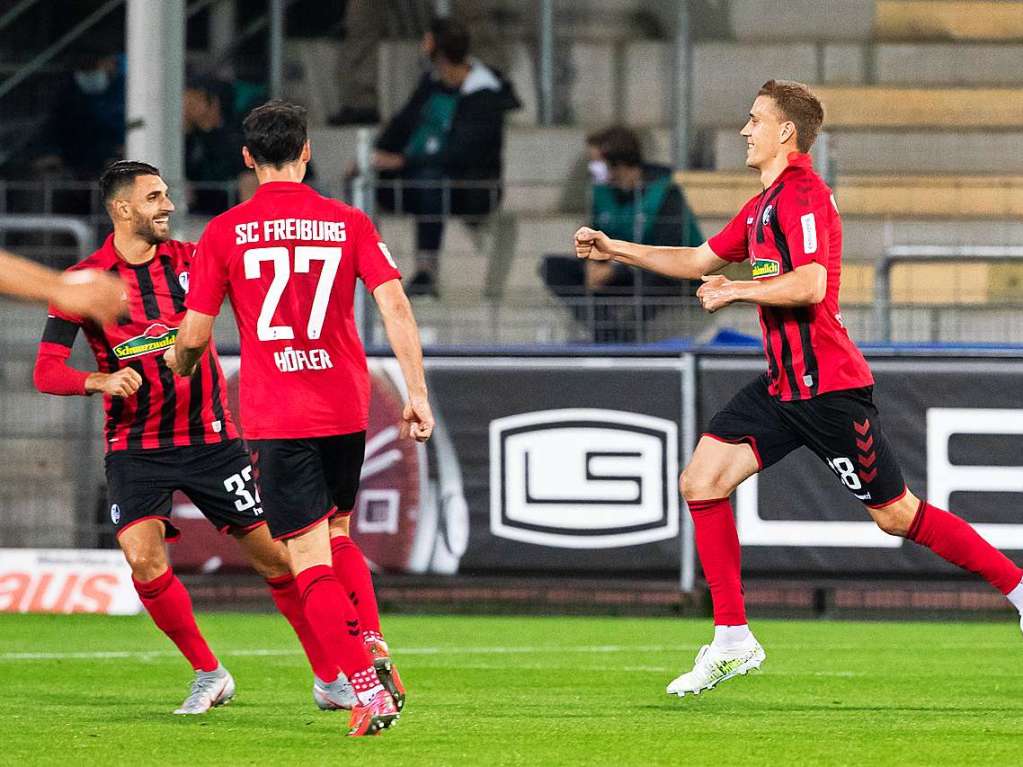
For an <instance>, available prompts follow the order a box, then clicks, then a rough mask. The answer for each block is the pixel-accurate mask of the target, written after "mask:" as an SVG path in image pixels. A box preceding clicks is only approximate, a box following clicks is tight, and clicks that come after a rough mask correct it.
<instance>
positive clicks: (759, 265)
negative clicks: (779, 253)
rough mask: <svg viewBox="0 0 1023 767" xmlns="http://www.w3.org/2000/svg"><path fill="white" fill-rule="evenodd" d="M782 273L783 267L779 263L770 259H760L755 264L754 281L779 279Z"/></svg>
mask: <svg viewBox="0 0 1023 767" xmlns="http://www.w3.org/2000/svg"><path fill="white" fill-rule="evenodd" d="M780 273H781V266H780V265H779V264H778V262H777V261H772V260H771V259H770V258H758V259H757V260H756V261H754V262H753V279H754V280H760V279H763V278H764V277H777V276H778V275H779V274H780Z"/></svg>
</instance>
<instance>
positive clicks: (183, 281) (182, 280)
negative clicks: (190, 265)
mask: <svg viewBox="0 0 1023 767" xmlns="http://www.w3.org/2000/svg"><path fill="white" fill-rule="evenodd" d="M178 284H179V285H181V289H182V290H183V291H185V292H186V293H187V292H188V272H182V273H181V274H179V275H178Z"/></svg>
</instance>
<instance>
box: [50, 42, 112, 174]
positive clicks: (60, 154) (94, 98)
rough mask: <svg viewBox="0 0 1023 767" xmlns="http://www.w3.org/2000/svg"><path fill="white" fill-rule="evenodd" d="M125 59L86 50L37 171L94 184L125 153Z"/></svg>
mask: <svg viewBox="0 0 1023 767" xmlns="http://www.w3.org/2000/svg"><path fill="white" fill-rule="evenodd" d="M124 114H125V57H124V55H123V54H120V53H111V52H109V50H103V49H93V50H86V51H84V52H83V53H82V54H81V56H80V57H79V59H78V62H77V64H76V66H75V69H74V71H73V72H71V74H70V75H69V76H68V78H67V80H66V82H65V83H64V84H63V85H62V86H61V87H60V94H59V96H58V98H57V101H56V107H55V109H54V111H53V114H52V116H51V119H50V122H49V125H48V126H47V130H46V134H47V135H46V138H45V139H44V142H45V144H46V147H45V150H44V153H43V155H42V156H41V157H39V158H38V159H37V160H36V162H35V168H36V171H37V172H48V173H58V174H61V175H65V176H69V177H70V178H75V179H88V180H92V179H94V178H95V177H96V176H98V175H99V173H100V171H101V170H102V169H103V168H104V167H105V166H106V164H107V163H108V162H109V161H110V160H114V159H117V158H119V157H120V156H121V155H122V154H124Z"/></svg>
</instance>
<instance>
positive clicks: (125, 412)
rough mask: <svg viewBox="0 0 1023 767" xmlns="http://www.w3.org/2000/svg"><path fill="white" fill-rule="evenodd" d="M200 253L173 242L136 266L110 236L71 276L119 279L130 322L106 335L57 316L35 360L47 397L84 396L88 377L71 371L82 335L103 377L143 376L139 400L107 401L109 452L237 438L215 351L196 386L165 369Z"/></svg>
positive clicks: (49, 322)
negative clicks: (126, 370)
mask: <svg viewBox="0 0 1023 767" xmlns="http://www.w3.org/2000/svg"><path fill="white" fill-rule="evenodd" d="M194 252H195V245H194V244H192V243H183V242H176V241H174V240H170V241H168V242H165V243H162V244H161V245H159V246H158V247H157V250H156V256H155V257H154V258H153V259H152V260H150V261H148V262H147V263H144V264H137V265H135V264H129V263H128V262H127V261H125V260H124V259H122V258H121V257H120V256H119V255H118V254H117V251H116V250H115V248H114V238H113V235H111V236H110V237H108V238H107V240H106V242H105V243H104V244H103V247H101V248H100V249H99V250H97V251H96V252H95V253H93V254H92V255H91V256H89V257H88V258H87V259H85V260H84V261H82V262H80V263H78V264H76V265H75V266H72V267H71V269H70V270H69V271H72V270H77V269H90V268H91V269H102V270H106V271H108V272H110V273H112V274H114V275H115V276H117V277H119V278H120V279H121V280H122V281H123V282H124V284H125V286H126V290H127V294H128V306H129V311H130V315H129V316H128V317H125V318H123V319H121V320H118V321H117V322H116V323H113V324H110V325H106V326H103V327H100V326H98V325H96V324H95V323H94V322H91V321H88V320H83V319H82V318H79V317H73V316H70V315H67V314H64V313H62V312H60V311H57V310H56V309H54V308H53V307H51V308H50V316H49V318H48V320H47V322H46V330H45V331H44V333H43V339H42V342H41V343H40V344H39V354H38V357H37V359H36V370H35V380H36V386H37V387H38V388H39V389H40V390H41V391H45V392H47V393H51V394H85V379H86V378H87V377H88V375H89V374H88V373H86V372H84V371H76V370H73V369H71V368H69V367H68V365H67V359H68V357H70V355H71V348H72V346H73V345H74V342H75V338H76V336H77V335H78V331H79V330H83V331H84V332H85V337H86V339H87V340H88V342H89V346H90V347H91V348H92V351H93V354H95V355H96V361H97V363H98V364H99V370H100V372H103V373H113V372H115V371H117V370H119V369H120V368H123V367H131V368H134V369H135V370H136V371H137V372H138V373H139V375H140V376H142V386H141V387H140V388H139V390H138V391H137V392H136V393H135V394H134V395H133V396H131V397H126V398H120V397H104V406H105V408H106V426H105V436H106V439H105V442H106V449H107V451H117V450H150V449H154V448H162V447H184V446H188V445H206V444H214V443H218V442H226V441H228V440H232V439H236V438H237V437H238V433H237V431H236V430H235V427H234V423H233V422H232V419H231V414H230V412H229V410H228V406H227V386H226V379H225V377H224V373H223V371H222V370H221V368H220V361H219V359H218V358H217V353H216V349H215V348H214V347H213V344H212V343H211V344H210V349H209V351H208V352H207V353H206V355H205V356H204V358H203V359H202V361H201V362H200V364H199V367H198V369H197V371H196V373H195V375H194V376H192V377H191V378H180V377H177V376H175V375H174V374H173V373H172V372H171V370H170V368H169V367H167V364H166V363H165V362H164V361H163V355H164V352H165V351H166V350H167V349H169V348H170V347H172V346H173V345H174V340H175V339H176V338H177V334H178V325H179V324H180V323H181V319H182V318H183V317H184V315H185V294H186V293H187V291H188V276H189V270H190V268H191V262H192V256H193V254H194Z"/></svg>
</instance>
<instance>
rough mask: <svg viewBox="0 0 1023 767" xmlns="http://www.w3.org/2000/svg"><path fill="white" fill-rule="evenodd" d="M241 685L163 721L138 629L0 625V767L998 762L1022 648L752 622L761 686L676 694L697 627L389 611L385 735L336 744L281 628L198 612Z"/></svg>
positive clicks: (980, 639) (968, 630)
mask: <svg viewBox="0 0 1023 767" xmlns="http://www.w3.org/2000/svg"><path fill="white" fill-rule="evenodd" d="M200 624H201V625H202V627H203V629H204V631H205V632H206V635H207V637H208V639H209V640H210V643H211V644H212V645H213V647H214V649H215V650H216V651H217V653H218V654H219V656H220V658H221V659H222V661H223V662H224V663H225V664H226V665H227V666H228V668H230V669H231V671H232V673H233V674H234V676H235V679H236V680H237V683H238V695H237V698H236V699H235V700H234V702H232V703H231V704H230V705H228V706H226V707H223V708H219V709H216V710H214V711H213V712H211V713H210V714H208V715H206V716H203V717H195V718H185V717H175V716H172V715H171V713H170V712H171V711H172V710H173V709H174V708H175V706H176V705H177V704H178V703H179V702H180V701H181V700H182V699H183V698H184V696H185V694H186V692H187V685H188V681H189V679H190V677H191V670H190V669H189V668H188V667H187V665H186V664H185V662H184V661H183V660H182V659H181V658H180V657H178V656H177V655H176V654H175V652H174V651H173V647H172V646H171V645H170V643H169V642H168V641H167V640H166V639H165V638H164V637H163V636H161V635H160V634H159V633H158V632H157V630H156V629H155V628H154V627H153V626H152V625H151V624H150V623H149V621H148V619H147V618H146V617H145V616H139V617H134V618H105V617H97V616H85V615H75V616H21V615H3V616H0V691H2V695H0V764H4V765H7V764H10V765H36V764H54V765H57V764H59V765H68V764H71V765H83V766H85V765H88V766H90V767H91V766H92V765H115V764H116V765H132V764H135V765H147V766H148V765H161V766H162V765H183V766H187V767H200V766H201V765H225V766H227V765H230V766H233V765H269V766H271V767H284V766H285V765H350V766H351V767H371V766H372V765H387V766H388V767H414V766H416V765H453V766H459V767H461V766H470V765H494V766H496V765H580V766H582V765H585V766H586V767H592V766H593V765H614V766H615V767H627V766H629V765H643V766H644V767H646V766H649V765H734V766H739V765H742V766H745V765H783V766H784V767H794V766H795V765H856V766H857V767H864V766H869V767H874V766H876V765H928V766H929V767H931V766H933V765H940V766H941V767H946V766H947V767H952V766H953V765H955V767H960V766H962V765H981V764H983V765H987V764H991V765H999V766H1002V765H1009V764H1021V763H1023V636H1020V633H1019V628H1018V627H1017V624H1016V622H1015V621H1013V620H1011V619H1010V618H1009V617H1008V616H1006V620H1005V622H1002V623H851V622H799V621H759V622H757V623H756V624H755V628H756V631H757V633H758V636H759V638H760V640H761V642H762V643H763V644H764V646H765V648H766V650H767V662H766V663H765V666H764V671H763V672H762V673H760V674H757V675H752V676H750V677H745V678H740V679H736V680H734V681H731V682H728V683H726V684H724V685H722V686H721V687H719V688H718V689H716V690H712V691H710V692H708V693H704V694H702V695H700V696H698V697H687V698H685V699H683V700H680V699H678V698H673V697H668V696H667V695H666V694H665V692H664V687H665V685H666V683H667V682H668V681H670V680H671V679H672V678H673V677H674V676H676V675H677V674H678V673H680V672H681V671H683V670H687V669H688V667H689V664H690V663H691V661H692V659H693V656H694V654H695V652H696V650H697V649H698V646H699V644H700V643H701V642H703V641H706V638H707V637H708V634H709V631H710V627H709V622H708V621H696V620H669V619H625V618H558V617H550V618H537V617H533V618H522V617H499V618H498V617H486V618H477V617H454V616H436V617H434V616H389V617H388V618H387V619H386V620H385V629H386V631H387V634H388V638H389V639H390V641H391V644H392V650H393V652H394V658H395V660H396V662H397V665H398V667H399V668H400V670H401V672H402V675H403V677H404V679H405V681H406V683H407V685H408V688H409V700H408V705H407V706H406V708H405V713H404V714H403V715H402V718H401V721H400V723H399V724H398V726H397V727H396V728H395V729H393V730H390V731H388V732H385V733H384V734H383V735H382V736H380V737H378V738H364V739H354V738H344V737H342V733H343V731H344V729H345V725H346V722H347V715H345V714H343V713H324V712H320V711H318V710H317V709H316V708H315V707H314V705H313V703H312V699H311V696H310V686H311V675H310V672H309V671H308V669H307V667H306V665H305V661H304V658H303V657H302V656H301V654H300V651H299V648H298V644H297V642H296V641H295V639H294V637H293V636H292V635H291V634H290V629H289V628H288V627H287V625H286V624H285V623H284V621H283V620H282V619H280V618H279V617H277V616H272V615H247V614H230V613H227V614H203V615H201V616H200Z"/></svg>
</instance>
